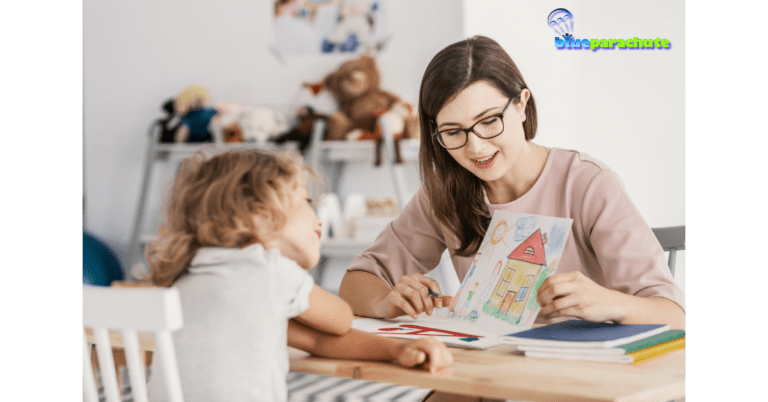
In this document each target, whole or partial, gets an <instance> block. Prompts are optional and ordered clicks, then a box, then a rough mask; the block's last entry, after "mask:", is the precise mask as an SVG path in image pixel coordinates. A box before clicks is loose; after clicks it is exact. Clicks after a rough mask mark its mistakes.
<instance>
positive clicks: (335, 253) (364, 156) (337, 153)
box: [305, 120, 419, 283]
mask: <svg viewBox="0 0 768 402" xmlns="http://www.w3.org/2000/svg"><path fill="white" fill-rule="evenodd" d="M383 123H384V124H382V133H383V137H384V147H383V150H382V151H383V153H382V158H381V161H382V162H381V168H383V169H385V170H387V171H388V173H389V176H390V178H391V180H392V184H393V185H394V189H395V193H396V194H394V195H395V196H396V198H397V208H398V210H399V209H402V207H403V206H404V205H405V203H406V202H407V201H408V197H409V192H408V191H407V187H406V181H405V178H404V176H403V175H404V174H405V172H404V171H403V170H404V167H403V166H401V165H397V164H395V162H394V160H395V152H394V150H395V144H394V136H393V135H392V130H391V129H390V127H388V126H387V125H386V122H383ZM324 130H325V122H324V121H322V120H320V121H317V122H316V123H315V126H314V127H313V129H312V139H311V142H310V144H311V145H310V147H309V149H308V150H307V154H306V156H305V157H306V159H307V163H308V164H309V165H310V166H312V167H313V168H315V169H317V170H318V171H320V172H322V173H323V174H324V175H325V177H326V178H327V180H328V183H327V184H328V191H330V192H332V193H337V194H338V193H339V186H340V182H341V179H342V175H343V171H344V167H345V166H346V165H347V164H348V163H352V162H368V163H371V161H373V159H374V152H376V144H375V141H324V140H323V138H322V137H323V132H324ZM418 154H419V139H402V140H400V157H401V158H402V159H403V161H404V162H413V161H416V160H418ZM411 173H413V172H411ZM417 174H418V172H417ZM371 243H372V241H360V240H355V239H344V238H343V239H334V238H330V239H327V240H324V241H323V243H322V244H323V247H322V249H321V257H322V258H321V261H320V263H319V264H318V266H317V268H316V269H315V270H314V273H313V274H314V277H315V281H316V282H317V283H321V281H322V277H323V274H324V270H325V266H326V265H327V263H328V260H329V259H334V258H337V259H340V258H346V259H349V261H350V262H351V260H352V258H354V257H355V256H356V255H358V254H360V253H362V252H363V251H364V250H365V249H366V248H367V247H368V246H369V245H371Z"/></svg>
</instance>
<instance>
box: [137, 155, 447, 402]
mask: <svg viewBox="0 0 768 402" xmlns="http://www.w3.org/2000/svg"><path fill="white" fill-rule="evenodd" d="M305 173H311V171H310V170H309V169H308V168H306V167H304V166H303V165H302V163H301V162H300V160H299V159H298V157H296V156H293V154H289V153H284V154H273V153H268V152H264V151H258V150H248V151H232V152H227V153H224V154H220V155H217V156H214V157H212V158H210V159H206V158H205V157H202V156H201V155H199V154H198V155H196V156H194V157H192V158H189V159H187V160H185V161H184V162H182V165H181V167H180V168H179V171H178V173H177V176H176V181H175V184H174V186H173V189H172V192H171V195H170V200H169V204H168V212H167V214H168V216H167V222H166V223H165V224H164V225H163V226H162V227H161V228H160V236H159V238H158V240H157V241H155V242H153V243H152V244H150V246H149V247H148V249H147V259H148V261H149V263H150V266H151V278H152V281H153V283H154V284H155V285H158V286H175V287H177V288H178V289H179V291H180V293H181V301H182V311H183V314H184V325H183V327H182V328H181V329H180V330H179V331H177V332H175V333H174V334H173V339H174V343H175V348H176V358H177V362H178V367H179V373H180V377H181V385H182V389H183V392H184V400H186V401H187V402H194V401H218V402H224V401H269V402H273V401H285V400H286V398H287V390H286V378H285V377H286V375H287V373H288V352H287V347H286V344H287V345H290V346H293V347H296V348H298V349H302V350H305V351H307V352H309V353H311V354H313V355H317V356H325V357H335V358H354V359H370V360H385V361H390V360H396V361H397V362H398V363H400V364H401V365H403V366H406V367H414V366H417V365H422V367H424V368H425V369H428V370H430V371H434V370H437V369H439V368H441V367H444V366H446V365H448V364H450V363H451V362H452V360H453V358H452V356H451V354H450V352H449V351H448V350H447V348H446V347H445V346H444V345H443V344H442V343H441V342H439V341H437V340H436V339H434V338H423V339H419V340H416V341H413V342H404V341H399V340H395V339H391V338H383V337H379V336H376V335H372V334H368V333H363V332H359V331H356V330H352V329H351V324H352V318H353V317H352V310H351V308H350V306H349V305H348V304H347V303H346V302H345V301H343V300H341V299H340V298H338V297H336V296H335V295H333V294H331V293H329V292H327V291H325V290H323V289H322V288H320V287H319V286H317V285H315V284H314V283H313V280H312V277H311V276H310V275H309V274H308V273H307V272H306V270H307V269H310V268H312V267H314V266H315V265H316V264H317V263H318V261H319V259H320V228H321V225H322V223H321V222H320V220H319V219H318V218H317V215H316V214H315V212H314V210H313V208H312V205H311V200H310V199H309V198H308V191H307V188H306V184H305V181H304V174H305ZM289 320H290V321H289ZM158 365H159V362H158V363H157V364H155V365H154V367H153V368H152V376H151V378H150V381H149V392H150V396H154V398H160V399H162V396H164V393H165V389H164V388H163V387H164V384H165V381H164V378H162V377H163V375H162V371H163V370H162V367H158ZM150 399H152V398H150ZM152 400H155V399H152ZM158 400H159V399H158Z"/></svg>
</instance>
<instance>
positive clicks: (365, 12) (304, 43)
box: [274, 0, 386, 55]
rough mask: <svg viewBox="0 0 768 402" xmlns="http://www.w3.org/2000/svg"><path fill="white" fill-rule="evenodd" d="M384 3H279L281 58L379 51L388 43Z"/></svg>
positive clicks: (277, 33) (329, 0)
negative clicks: (282, 56)
mask: <svg viewBox="0 0 768 402" xmlns="http://www.w3.org/2000/svg"><path fill="white" fill-rule="evenodd" d="M382 3H384V0H275V19H274V50H275V51H277V52H278V53H279V54H280V55H311V54H329V53H357V52H361V51H362V52H371V51H377V50H379V49H380V48H381V47H382V46H383V44H384V41H385V40H386V36H385V29H384V27H383V26H384V23H383V21H382V20H383V18H384V13H383V10H382Z"/></svg>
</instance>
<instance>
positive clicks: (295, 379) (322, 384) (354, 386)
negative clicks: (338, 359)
mask: <svg viewBox="0 0 768 402" xmlns="http://www.w3.org/2000/svg"><path fill="white" fill-rule="evenodd" d="M287 380H288V402H326V401H332V402H380V401H397V402H418V401H421V400H422V399H423V398H424V396H426V395H427V393H428V392H429V389H427V388H416V387H409V386H405V385H396V384H388V383H379V382H368V381H362V380H352V379H349V378H339V377H326V376H321V375H316V374H306V373H297V372H293V371H292V372H290V373H288V379H287Z"/></svg>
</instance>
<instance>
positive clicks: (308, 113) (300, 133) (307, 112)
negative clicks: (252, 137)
mask: <svg viewBox="0 0 768 402" xmlns="http://www.w3.org/2000/svg"><path fill="white" fill-rule="evenodd" d="M325 118H327V116H325V115H324V114H319V113H316V112H315V109H313V108H312V107H311V106H302V107H301V108H299V111H298V112H297V113H296V119H295V122H294V124H293V125H292V127H291V129H290V130H289V131H287V132H285V133H282V134H280V135H278V136H276V137H272V138H270V141H272V142H274V143H276V144H282V143H285V142H288V141H293V142H296V143H297V144H298V146H299V151H301V152H302V153H304V151H306V149H307V148H309V144H310V141H311V140H312V128H313V127H314V125H315V122H316V121H317V120H319V119H325Z"/></svg>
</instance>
